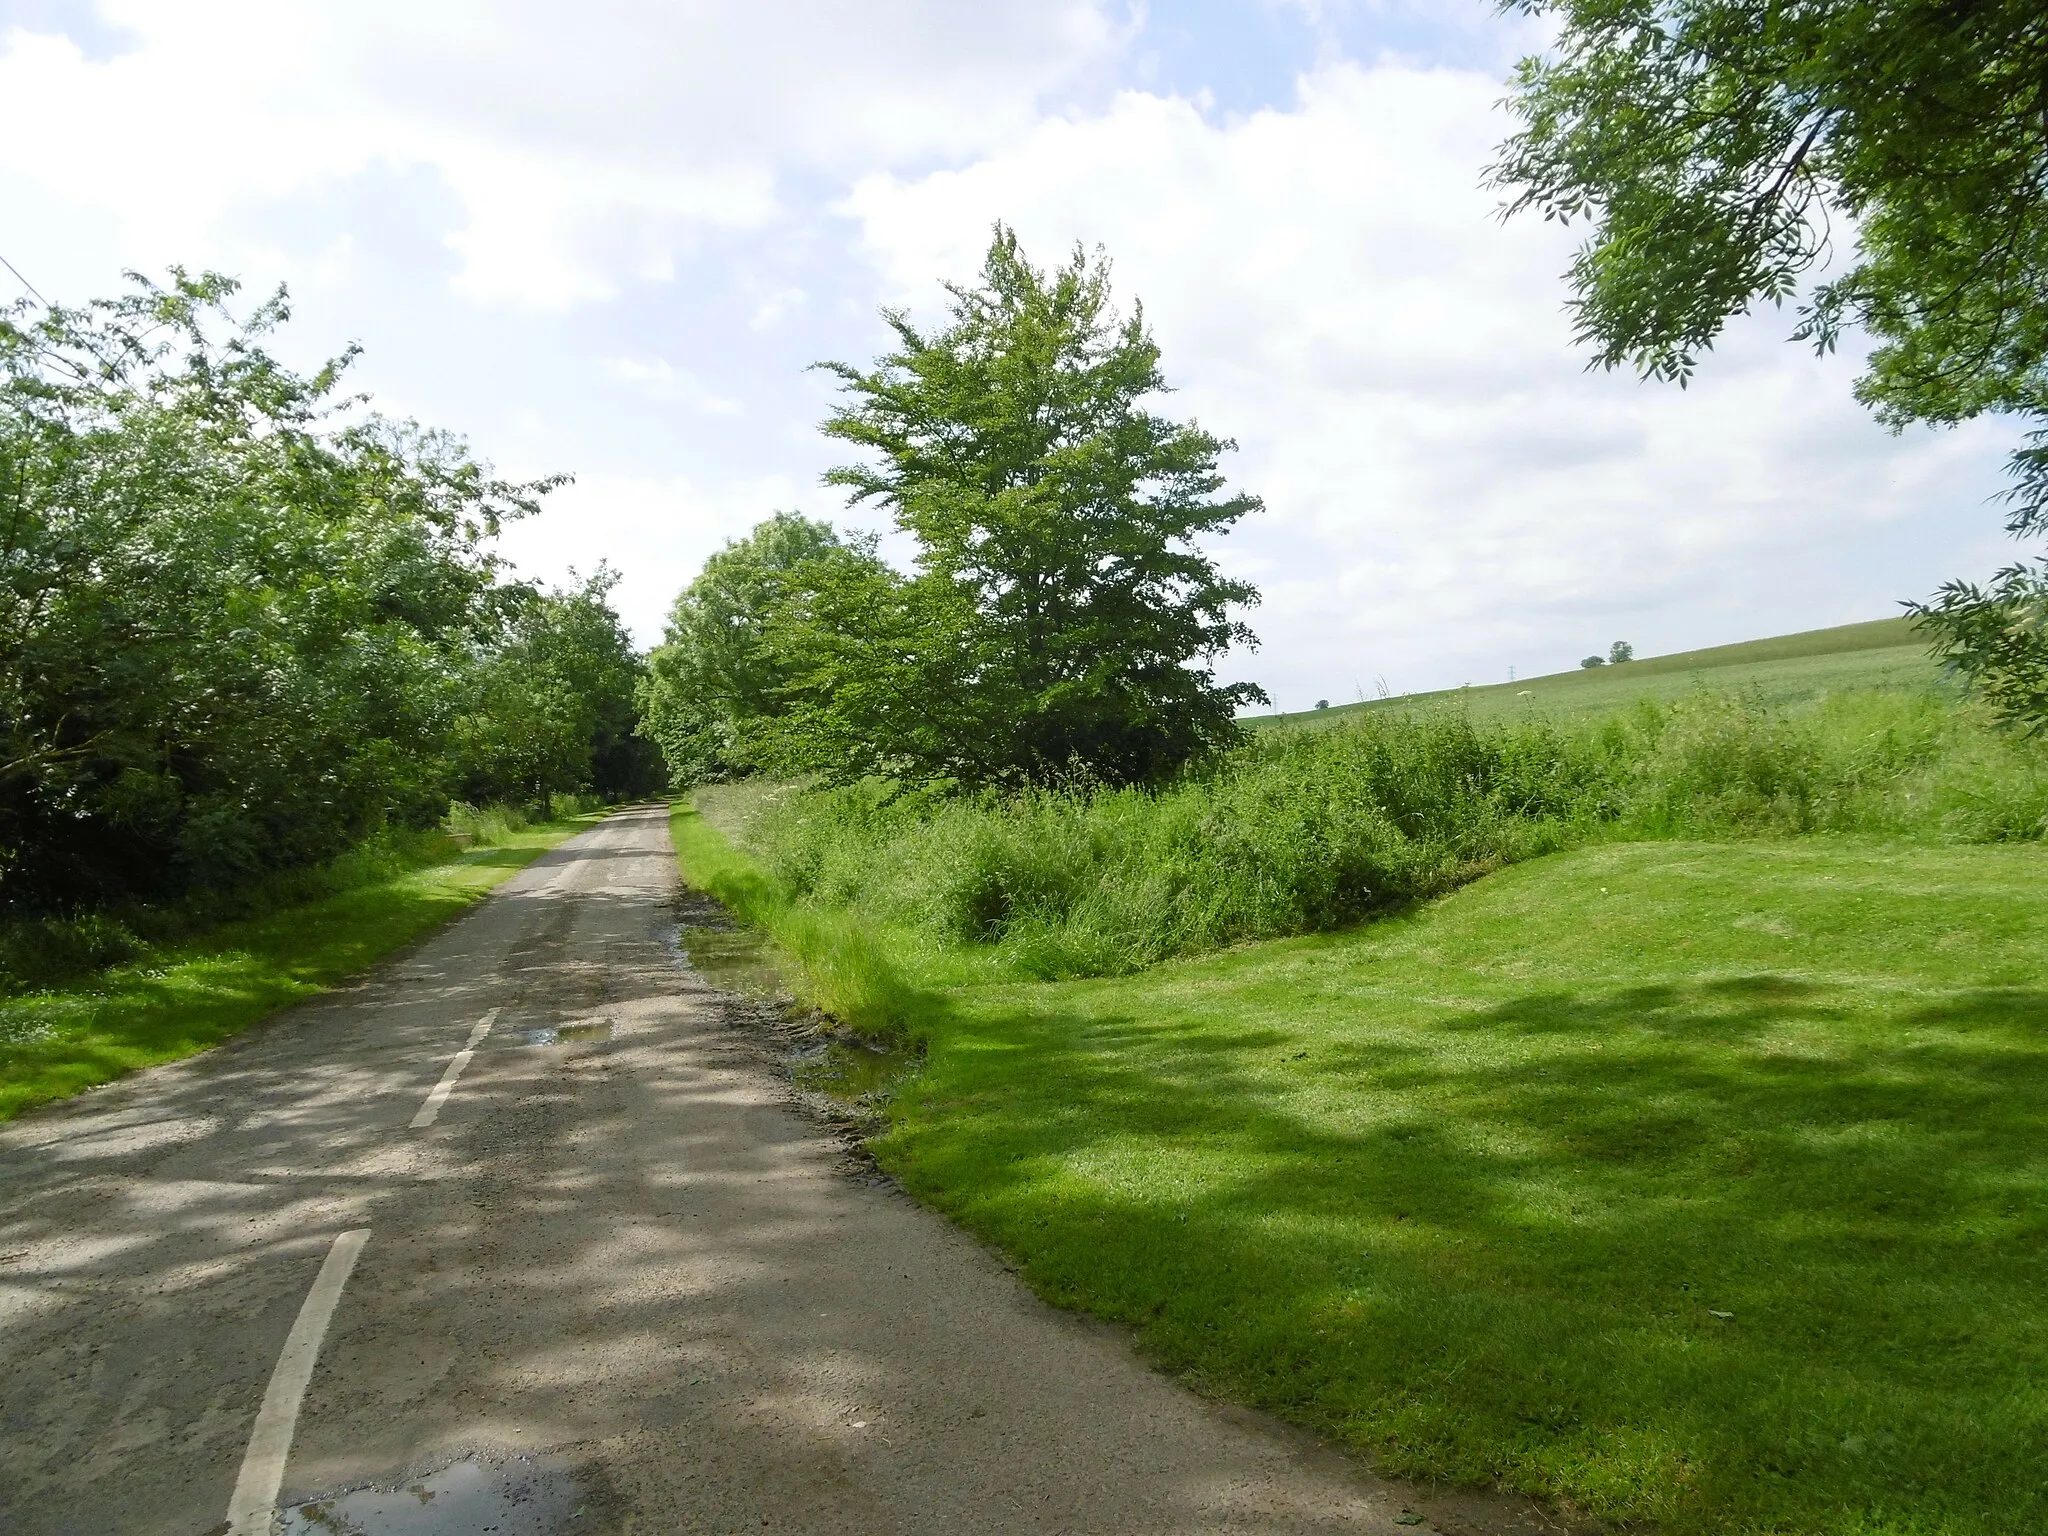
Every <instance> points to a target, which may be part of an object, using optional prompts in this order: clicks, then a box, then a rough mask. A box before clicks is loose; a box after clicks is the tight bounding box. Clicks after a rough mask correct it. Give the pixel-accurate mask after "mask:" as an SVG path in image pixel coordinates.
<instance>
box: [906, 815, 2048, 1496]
mask: <svg viewBox="0 0 2048 1536" xmlns="http://www.w3.org/2000/svg"><path fill="white" fill-rule="evenodd" d="M2044 954H2048V851H2044V850H2041V849H2039V848H2033V847H2005V848H1934V847H1898V846H1889V847H1887V846H1882V845H1874V844H1869V843H1865V842H1862V841H1859V840H1847V839H1834V838H1824V839H1811V840H1802V841H1799V842H1791V843H1756V844H1748V845H1726V844H1723V845H1702V844H1694V843H1680V842H1670V843H1649V844H1632V845H1622V846H1603V847H1595V848H1588V849H1581V850H1578V851H1576V852H1571V853H1567V854H1563V855H1559V856H1556V857H1552V858H1547V859H1542V860H1539V861H1536V862H1533V863H1528V864H1524V865H1521V866H1519V867H1517V868H1514V869H1510V870H1506V871H1504V872H1502V873H1499V874H1496V875H1494V876H1491V877H1490V878H1488V879H1486V880H1484V881H1482V882H1481V883H1479V884H1477V885H1473V886H1470V887H1467V888H1466V889H1464V890H1461V891H1459V892H1457V893H1456V894H1454V895H1451V896H1449V897H1446V898H1443V899H1441V900H1440V901H1437V902H1435V903H1432V904H1429V905H1428V906H1426V907H1423V908H1420V909H1417V910H1413V911H1411V912H1409V913H1406V914H1404V915H1401V916H1399V917H1396V918H1393V919H1390V920H1387V921H1384V922H1380V923H1375V924H1370V925H1367V926H1366V927H1363V928H1359V929H1356V930H1353V931H1351V932H1348V933H1344V934H1338V935H1329V936H1318V937H1310V938H1300V939H1292V940H1286V941H1281V942H1276V943H1269V944H1262V945H1255V946H1250V947H1247V948H1242V949H1239V950H1236V951H1233V952H1230V953H1228V954H1223V955H1217V956H1211V957H1208V958H1205V959H1201V960H1196V961H1187V962H1178V963H1173V964H1168V965H1165V966H1161V967H1158V968H1155V969H1152V970H1149V971H1146V972H1144V973H1142V974H1139V975H1135V976H1129V977H1122V978H1114V979H1103V980H1089V981H1072V982H1065V983H1050V984H1047V983H1038V984H1014V983H1013V984H1009V985H997V986H965V987H956V988H954V989H952V991H951V992H950V993H949V994H948V995H947V998H946V1003H947V1008H946V1011H945V1013H944V1014H943V1016H941V1017H940V1018H939V1020H938V1021H937V1023H936V1024H935V1026H934V1027H933V1028H932V1030H931V1031H930V1041H929V1050H928V1058H927V1063H926V1065H925V1067H924V1070H923V1071H922V1073H921V1074H920V1075H919V1076H918V1077H916V1078H915V1079H914V1080H912V1081H911V1083H910V1084H909V1085H908V1086H907V1087H906V1088H905V1089H904V1090H903V1091H902V1092H901V1093H900V1094H899V1096H898V1098H897V1100H896V1102H895V1105H894V1110H893V1114H894V1128H893V1130H892V1131H891V1132H890V1133H889V1134H888V1135H887V1136H886V1137H885V1138H883V1139H882V1140H881V1141H880V1142H879V1143H878V1144H877V1146H876V1152H877V1154H878V1156H879V1157H880V1158H881V1160H882V1162H883V1164H884V1166H886V1167H887V1168H889V1169H890V1170H891V1171H892V1172H893V1173H895V1174H896V1175H897V1176H898V1177H899V1178H901V1179H902V1180H903V1181H904V1182H905V1184H906V1185H907V1186H908V1187H909V1188H911V1189H912V1190H913V1191H914V1192H916V1193H917V1194H918V1195H919V1196H920V1197H922V1198H923V1199H925V1200H927V1201H929V1202H931V1203H932V1204H934V1205H936V1206H938V1207H939V1208H941V1209H943V1210H945V1211H947V1212H948V1213H950V1214H951V1215H953V1216H955V1217H956V1218H958V1219H959V1220H960V1221H962V1222H963V1223H964V1224H966V1225H967V1226H969V1227H970V1228H972V1229H973V1230H975V1231H976V1232H978V1233H981V1234H982V1235H984V1236H985V1237H987V1238H989V1239H991V1240H993V1241H995V1242H997V1243H999V1244H1000V1245H1002V1246H1003V1247H1004V1248H1005V1249H1006V1250H1008V1251H1009V1252H1010V1253H1012V1254H1013V1255H1015V1256H1016V1257H1017V1258H1018V1259H1019V1260H1020V1261H1021V1263H1022V1265H1023V1269H1024V1273H1025V1275H1026V1277H1027V1278H1028V1279H1029V1281H1030V1283H1031V1284H1032V1285H1033V1286H1034V1287H1035V1288H1036V1289H1037V1290H1038V1291H1039V1292H1040V1293H1041V1294H1043V1295H1045V1296H1047V1297H1049V1298H1051V1299H1053V1300H1055V1301H1057V1302H1059V1303H1061V1304H1063V1305H1068V1306H1073V1307H1078V1308H1084V1309H1086V1310H1088V1311H1091V1312H1094V1313H1097V1314H1099V1315H1102V1316H1105V1317H1110V1318H1114V1319H1117V1320H1120V1321H1122V1322H1125V1323H1128V1324H1130V1325H1131V1326H1132V1327H1133V1328H1134V1329H1136V1330H1137V1335H1138V1338H1139V1341H1140V1343H1141V1345H1142V1347H1143V1348H1144V1349H1145V1350H1146V1351H1147V1352H1148V1353H1149V1354H1150V1355H1151V1356H1153V1357H1154V1358H1155V1359H1157V1360H1159V1361H1160V1362H1161V1363H1162V1364H1164V1365H1167V1366H1169V1367H1171V1368H1173V1369H1176V1370H1179V1371H1183V1372H1185V1373H1187V1374H1188V1375H1189V1376H1191V1377H1192V1378H1193V1379H1194V1380H1196V1381H1197V1382H1198V1383H1200V1384H1202V1385H1204V1386H1205V1387H1206V1388H1207V1389H1208V1390H1211V1391H1214V1392H1217V1393H1219V1394H1221V1395H1224V1396H1228V1397H1231V1398H1235V1399H1238V1400H1240V1401H1245V1402H1249V1403H1254V1404H1257V1405H1260V1406H1263V1407H1266V1408H1269V1409H1273V1410H1275V1411H1278V1412H1280V1413H1283V1414H1285V1415H1287V1416H1289V1417H1291V1418H1294V1419H1296V1420H1298V1421H1301V1422H1304V1423H1307V1424H1310V1425H1313V1426H1315V1427H1317V1428H1319V1429H1321V1430H1323V1431H1325V1432H1327V1433H1329V1434H1332V1435H1334V1436H1336V1437H1338V1438H1340V1439H1343V1440H1345V1441H1348V1442H1350V1443H1352V1444H1354V1445H1357V1446H1360V1447H1362V1448H1365V1449H1367V1450H1369V1451H1370V1452H1372V1453H1373V1455H1374V1456H1375V1457H1376V1458H1377V1459H1378V1461H1379V1462H1380V1464H1381V1465H1383V1466H1385V1467H1386V1468H1388V1469H1389V1470H1391V1471H1395V1472H1400V1473H1408V1474H1413V1475H1417V1476H1423V1477H1436V1478H1450V1479H1455V1480H1457V1481H1461V1482H1473V1483H1489V1482H1499V1483H1502V1484H1506V1485H1508V1486H1512V1487H1516V1488H1520V1489H1524V1490H1527V1491H1530V1492H1534V1493H1539V1494H1544V1495H1548V1496H1551V1497H1555V1498H1560V1499H1563V1500H1566V1501H1569V1502H1571V1503H1574V1504H1577V1505H1579V1506H1581V1507H1583V1508H1585V1509H1587V1510H1590V1511H1592V1512H1594V1513H1596V1514H1599V1515H1602V1516H1605V1517H1609V1518H1614V1519H1622V1520H1648V1521H1653V1522H1655V1523H1656V1524H1657V1525H1658V1526H1659V1527H1661V1528H1662V1529H1664V1530H1667V1531H1671V1532H1715V1533H1729V1532H1742V1533H1762V1532H1802V1533H1827V1536H1900V1533H1907V1532H1914V1533H1933V1532H1942V1533H1954V1536H1963V1533H1973V1536H1974V1533H1993V1532H1996V1533H2000V1536H2018V1533H2020V1532H2033V1531H2038V1530H2041V1529H2044V1528H2048V1453H2044V1451H2043V1450H2042V1447H2043V1445H2044V1444H2048V1386H2044V1385H2043V1382H2042V1379H2041V1373H2040V1370H2039V1361H2040V1360H2041V1359H2042V1358H2044V1355H2048V1316H2044V1314H2043V1312H2042V1310H2041V1307H2040V1305H2039V1299H2040V1295H2041V1285H2042V1282H2043V1273H2042V1258H2041V1255H2042V1253H2043V1252H2044V1251H2048V1250H2044V1240H2048V1153H2044V1151H2043V1148H2044V1146H2048V1137H2044V1132H2048V1108H2044V1106H2048V1034H2044V1031H2043V1023H2044V1020H2048V967H2044V964H2043V960H2042V956H2043V955H2044Z"/></svg>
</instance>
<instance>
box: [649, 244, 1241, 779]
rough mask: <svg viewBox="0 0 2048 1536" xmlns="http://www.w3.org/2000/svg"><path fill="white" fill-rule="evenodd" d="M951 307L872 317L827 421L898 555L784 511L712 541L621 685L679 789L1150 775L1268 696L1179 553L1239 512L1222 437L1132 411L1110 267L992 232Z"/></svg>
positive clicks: (1155, 376)
mask: <svg viewBox="0 0 2048 1536" xmlns="http://www.w3.org/2000/svg"><path fill="white" fill-rule="evenodd" d="M948 292H949V294H950V296H951V305H950V315H949V318H948V323H946V324H945V325H944V326H942V327H941V328H939V329H937V330H935V331H931V332H926V331H924V330H921V329H919V328H918V327H917V326H916V325H914V324H913V323H912V322H911V321H910V320H909V319H908V318H907V317H906V316H904V315H903V314H901V313H896V312H885V319H886V320H887V321H888V323H889V326H890V327H891V329H892V330H893V332H894V334H895V338H896V346H895V348H894V350H893V351H891V352H890V353H889V354H888V355H887V356H885V357H884V358H882V359H881V360H880V362H879V363H878V364H877V365H876V366H875V367H873V368H872V369H862V368H856V367H852V366H849V365H846V364H840V363H833V364H825V365H822V366H824V367H826V368H827V369H829V370H830V371H831V372H832V373H834V374H835V375H836V376H837V377H838V378H839V380H840V382H841V383H842V385H843V386H844V390H845V399H844V402H843V403H842V404H841V405H840V406H839V408H838V409H837V410H835V411H834V412H833V414H832V416H831V417H830V419H829V420H828V421H827V422H826V423H825V428H824V430H825V431H826V433H827V434H828V435H830V436H833V437H836V438H838V439H840V440H841V441H844V442H847V443H850V444H853V445H854V446H856V447H858V448H862V449H866V450H868V457H867V458H866V459H865V460H864V461H863V462H861V463H858V464H854V465H849V466H846V467H844V468H840V469H836V470H834V471H832V472H831V474H829V475H828V476H827V479H828V481H829V482H831V483H833V484H836V485H840V486H844V487H846V488H848V489H849V490H851V491H852V493H853V496H854V499H855V500H856V501H863V500H866V501H873V502H875V503H877V504H879V505H880V506H882V507H884V508H886V509H887V510H888V511H889V513H890V515H891V516H892V518H893V520H894V522H895V525H896V527H897V528H898V529H899V530H900V531H901V532H902V533H904V534H905V535H907V536H908V538H909V541H910V544H911V547H912V549H913V551H914V556H913V561H912V569H911V570H910V571H909V572H908V573H904V572H900V571H898V570H896V569H894V568H893V567H892V566H890V565H889V564H888V563H887V562H885V561H884V560H883V559H882V558H881V556H880V554H879V553H878V545H877V541H876V540H875V539H874V538H872V537H866V536H861V537H850V538H849V537H845V536H842V535H841V534H839V533H838V532H836V531H835V530H834V529H833V528H832V527H830V526H829V525H827V524H825V523H821V522H813V521H809V520H807V519H805V518H802V517H799V516H796V515H794V514H790V513H782V514H778V515H776V516H774V517H772V518H770V519H769V520H768V521H766V522H764V523H762V524H761V525H760V526H759V527H758V528H756V529H755V530H754V531H753V532H752V533H751V534H750V535H749V536H748V537H747V538H745V539H743V540H740V541H738V542H736V543H734V544H732V545H730V546H728V547H727V548H726V549H724V550H722V551H721V552H719V553H718V554H716V555H714V556H712V558H711V559H710V561H709V562H708V563H707V564H706V566H705V568H704V572H703V574H702V575H701V576H699V577H698V578H697V580H696V581H694V582H693V583H692V584H691V585H690V586H689V588H688V589H686V590H685V591H684V592H683V593H682V594H681V595H680V596H679V597H678V598H677V599H676V602H675V606H674V608H673V610H672V611H671V613H670V616H669V624H668V629H667V633H666V637H665V640H664V643H663V644H662V645H661V646H660V647H658V648H657V649H656V650H655V651H654V653H653V655H652V656H651V658H650V667H649V672H648V675H647V679H646V681H645V683H644V684H643V687H642V694H641V700H642V707H643V712H644V714H645V718H646V727H645V728H646V729H647V730H648V731H649V732H650V733H651V734H652V735H653V736H654V738H655V739H656V740H657V741H659V742H660V744H661V748H662V751H663V753H664V755H665V757H666V759H667V762H668V765H669V769H670V772H671V774H672V775H673V777H674V780H675V782H676V783H677V784H679V785H683V784H689V783H693V782H696V781H698V780H700V779H706V778H720V777H726V776H730V775H736V774H745V773H753V772H769V773H778V774H803V775H808V776H813V777H818V778H823V779H826V780H834V781H847V780H851V779H856V778H860V777H862V776H865V775H870V774H874V775H883V776H887V777H890V778H893V779H896V780H898V781H900V782H905V783H918V784H937V785H953V786H961V787H968V788H976V787H992V786H1005V785H1009V786H1015V785H1021V784H1033V783H1035V784H1043V783H1049V782H1092V783H1106V784H1131V783H1148V782H1156V781H1158V780H1161V779H1163V778H1165V777H1167V776H1168V775H1170V774H1172V773H1173V772H1174V771H1175V770H1176V769H1178V768H1179V767H1180V766H1181V765H1183V764H1184V763H1187V762H1188V761H1189V760H1191V759H1193V758H1197V757H1200V756H1203V755H1205V754H1210V753H1214V752H1216V751H1218V750H1220V749H1222V748H1224V747H1226V746H1228V745H1230V744H1232V743H1233V742H1235V741H1236V740H1237V739H1238V732H1239V727H1238V725H1237V721H1236V715H1237V711H1238V709H1239V708H1240V707H1241V706H1243V705H1245V704H1247V703H1252V702H1256V701H1262V700H1263V699H1264V698H1265V695H1264V693H1263V692H1261V690H1259V689H1258V688H1257V687H1256V686H1254V685H1252V684H1249V683H1231V684H1220V683H1218V682H1217V681H1216V679H1215V676H1214V671H1213V664H1214V662H1215V660H1216V659H1217V658H1218V657H1219V656H1221V655H1222V654H1223V652H1224V651H1225V650H1227V649H1228V648H1229V647H1230V646H1232V645H1233V644H1244V645H1250V644H1252V643H1254V641H1253V636H1252V634H1251V631H1250V630H1249V629H1247V628H1246V627H1245V625H1244V624H1243V623H1242V622H1241V621H1240V620H1239V619H1237V617H1236V616H1235V610H1237V609H1240V608H1243V607H1245V606H1248V605H1250V604H1252V603H1255V602H1256V601H1257V600H1258V594H1257V592H1256V591H1255V590H1254V589H1253V588H1252V587H1251V586H1250V585H1249V584H1248V583H1246V582H1243V581H1240V580H1236V579H1233V578H1230V577H1228V576H1225V575H1224V574H1223V573H1222V572H1221V571H1220V570H1219V569H1218V567H1217V565H1216V563H1215V562H1214V560H1213V559H1212V558H1211V557H1210V556H1209V555H1208V554H1207V553H1206V552H1205V551H1204V550H1203V549H1202V548H1201V547H1200V546H1199V542H1198V541H1199V540H1200V539H1202V538H1204V537H1207V536H1215V535H1220V534H1223V533H1225V532H1227V531H1228V530H1229V528H1230V527H1231V526H1232V525H1233V524H1234V523H1235V522H1236V521H1237V520H1238V519H1239V518H1241V517H1243V516H1245V515H1246V514H1248V513H1251V512H1254V511H1257V510H1258V508H1259V505H1260V503H1259V501H1258V499H1257V498H1256V497H1253V496H1249V495H1244V494H1241V493H1240V494H1235V495H1231V494H1224V493H1223V489H1224V483H1223V477H1222V476H1221V474H1220V473H1219V472H1218V470H1217V461H1218V459H1219V457H1220V456H1221V455H1222V453H1223V452H1225V451H1226V450H1228V449H1230V448H1232V447H1234V446H1235V445H1234V444H1231V443H1229V442H1227V441H1225V440H1223V439H1220V438H1217V437H1214V436H1211V435H1210V434H1209V433H1207V432H1205V431H1204V430H1202V429H1201V428H1200V427H1199V426H1197V425H1195V424H1193V423H1187V422H1176V421H1172V420H1169V419H1167V418H1166V417H1164V416H1161V415H1159V414H1157V413H1156V412H1154V411H1152V410H1149V409H1147V408H1146V402H1147V401H1148V400H1149V398H1150V397H1152V396H1155V395H1157V394H1159V393H1161V392H1162V391H1163V390H1164V389H1165V383H1164V380H1163V379H1162V377H1161V375H1160V372H1159V349H1158V347H1157V346H1156V345H1155V343H1154V342H1153V340H1152V338H1151V335H1150V333H1149V332H1148V331H1147V329H1146V327H1145V322H1144V315H1143V311H1142V310H1141V309H1134V310H1133V311H1132V312H1131V313H1130V314H1129V315H1121V314H1119V313H1117V312H1116V310H1115V309H1114V308H1113V307H1112V304H1111V296H1110V290H1109V281H1108V268H1107V264H1106V262H1105V261H1104V260H1103V259H1102V258H1101V257H1099V256H1097V257H1094V258H1091V257H1089V256H1088V255H1087V254H1086V253H1085V252H1081V251H1076V252H1075V253H1074V255H1073V256H1072V258H1071V259H1070V260H1069V261H1068V262H1067V263H1066V264H1065V265H1063V266H1061V267H1059V268H1057V269H1055V270H1052V271H1049V272H1048V271H1043V270H1040V269H1038V268H1035V267H1033V266H1032V265H1031V264H1030V263H1029V262H1028V261H1027V260H1026V259H1025V257H1024V255H1023V253H1022V252H1021V251H1020V249H1019V248H1018V244H1017V240H1016V236H1015V235H1014V234H1013V233H1012V232H1011V231H1009V230H1008V229H1005V228H1003V227H1001V226H998V227H997V229H996V232H995V237H994V240H993V241H992V243H991V245H990V247H989V250H988V254H987V257H986V260H985V261H984V263H983V267H982V271H981V275H980V280H979V282H978V283H976V284H975V285H974V286H972V287H962V286H955V285H948Z"/></svg>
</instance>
